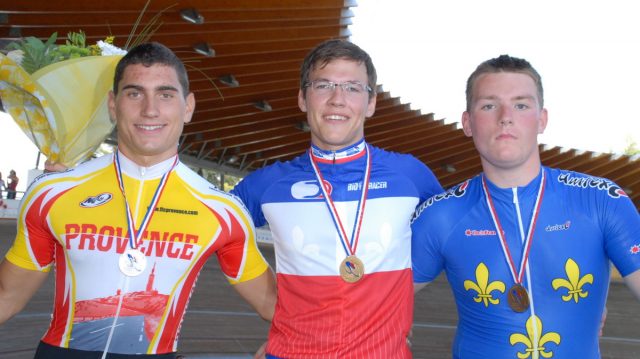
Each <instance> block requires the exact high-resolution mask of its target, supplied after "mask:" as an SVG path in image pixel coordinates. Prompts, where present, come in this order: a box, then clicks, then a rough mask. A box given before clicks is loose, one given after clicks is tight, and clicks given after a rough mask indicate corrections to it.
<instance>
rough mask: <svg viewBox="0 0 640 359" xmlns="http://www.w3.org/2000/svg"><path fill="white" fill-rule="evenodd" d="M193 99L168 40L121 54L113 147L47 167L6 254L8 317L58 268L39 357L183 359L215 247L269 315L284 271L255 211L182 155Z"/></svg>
mask: <svg viewBox="0 0 640 359" xmlns="http://www.w3.org/2000/svg"><path fill="white" fill-rule="evenodd" d="M194 108H195V99H194V95H193V93H190V92H189V81H188V78H187V72H186V70H185V67H184V65H183V64H182V62H181V61H180V60H179V59H178V58H177V57H176V56H175V54H174V53H173V52H171V50H169V49H168V48H166V47H165V46H163V45H161V44H158V43H145V44H141V45H139V46H137V47H135V48H133V49H131V50H130V51H129V52H128V53H127V55H125V56H124V57H123V58H122V59H121V60H120V62H119V63H118V65H117V67H116V71H115V77H114V86H113V91H112V92H111V93H110V95H109V112H110V115H111V117H112V119H113V120H114V121H116V125H117V129H118V150H117V151H116V153H114V154H113V155H108V156H103V157H100V158H98V159H95V160H92V161H90V162H87V163H83V164H81V165H79V166H77V167H76V168H74V169H72V170H68V171H66V172H62V173H52V174H47V175H43V176H41V177H39V178H38V179H37V180H36V181H35V183H34V184H32V185H31V186H30V188H29V191H28V192H27V193H26V194H25V196H24V197H23V199H22V204H21V208H20V212H19V218H18V234H17V237H16V240H15V242H14V245H13V247H12V248H11V249H10V250H9V252H8V254H7V255H6V258H5V259H4V260H3V261H2V263H0V322H4V321H5V320H7V319H8V318H10V317H11V316H13V315H14V314H16V313H17V312H19V311H20V310H21V309H22V308H23V307H24V305H25V304H26V303H27V301H28V300H29V299H30V298H31V296H32V295H33V294H34V293H35V291H36V290H37V289H38V288H39V287H40V285H41V284H42V283H43V281H44V279H45V278H46V276H47V273H48V272H49V270H50V269H51V267H55V269H56V294H55V299H54V312H53V318H52V320H51V326H50V327H49V330H48V331H47V333H46V334H45V335H44V337H43V338H42V341H41V342H40V345H39V347H38V349H37V352H36V358H47V359H51V358H53V359H57V358H65V359H69V358H71V359H74V358H82V359H87V358H89V359H90V358H114V359H125V358H130V357H136V358H137V357H148V358H175V352H176V350H177V342H178V332H179V329H180V325H181V322H182V319H183V316H184V313H185V311H186V307H187V304H188V302H189V297H190V295H191V291H192V289H193V286H194V285H195V282H196V279H197V276H198V273H199V272H200V270H201V269H202V267H203V265H204V263H205V262H206V260H207V259H208V258H209V257H210V256H211V255H213V254H216V255H217V256H218V259H219V261H220V264H221V267H222V270H223V272H224V274H225V275H226V276H227V277H228V279H229V282H231V283H232V284H233V287H234V288H235V289H236V290H237V291H238V293H239V294H240V295H241V296H242V297H243V298H244V299H245V300H247V302H249V304H251V305H252V306H253V307H254V308H255V309H256V311H257V312H258V313H259V314H260V315H261V316H262V317H263V318H264V319H266V320H270V319H271V317H272V315H273V308H274V305H275V298H276V295H275V282H274V277H273V273H272V271H271V270H270V269H269V267H268V265H267V264H266V262H265V260H264V259H263V258H262V256H261V255H260V253H259V251H258V249H257V246H256V242H255V228H254V225H253V222H252V220H251V218H250V217H249V215H248V213H247V212H246V210H245V209H244V207H243V206H242V204H241V203H240V202H239V201H238V200H236V199H235V198H234V197H233V196H230V195H228V194H226V193H224V192H222V191H219V190H218V189H216V188H215V187H213V186H212V185H211V184H209V183H208V182H207V181H206V180H204V179H203V178H201V177H199V176H198V175H196V174H195V173H194V172H193V171H191V170H190V169H188V168H187V167H186V166H185V165H183V164H182V163H181V162H180V161H179V159H178V155H177V148H178V139H179V137H180V134H181V132H182V129H183V126H184V124H185V123H187V122H189V121H190V120H191V116H192V114H193V111H194Z"/></svg>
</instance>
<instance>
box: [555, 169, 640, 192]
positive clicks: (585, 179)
mask: <svg viewBox="0 0 640 359" xmlns="http://www.w3.org/2000/svg"><path fill="white" fill-rule="evenodd" d="M558 182H560V183H562V184H564V185H565V186H572V187H580V188H596V189H598V190H600V191H606V192H607V194H608V195H609V197H611V198H620V197H628V196H627V194H626V193H625V192H624V190H623V189H622V188H620V186H618V185H616V184H615V183H613V182H611V181H609V180H608V179H605V178H599V177H591V176H575V175H572V174H571V173H563V174H561V175H560V176H558Z"/></svg>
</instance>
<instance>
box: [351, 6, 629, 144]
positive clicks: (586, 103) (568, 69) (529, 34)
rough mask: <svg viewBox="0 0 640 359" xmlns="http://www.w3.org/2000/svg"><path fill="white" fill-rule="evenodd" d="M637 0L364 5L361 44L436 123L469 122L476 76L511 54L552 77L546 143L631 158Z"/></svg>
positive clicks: (387, 82)
mask: <svg viewBox="0 0 640 359" xmlns="http://www.w3.org/2000/svg"><path fill="white" fill-rule="evenodd" d="M634 7H635V6H634V2H632V1H620V0H612V1H607V2H603V1H592V0H584V1H571V0H566V1H550V0H537V1H526V2H525V1H519V0H482V1H477V0H455V1H422V0H394V1H387V0H360V1H358V6H357V7H355V8H353V11H354V13H355V17H354V18H353V20H352V21H353V25H352V26H351V27H350V29H351V32H352V36H351V41H353V42H354V43H356V44H358V45H359V46H361V47H362V48H363V49H364V50H365V51H367V52H368V53H369V54H370V55H371V57H372V58H373V61H374V64H375V66H376V69H377V72H378V83H379V84H382V85H383V89H384V90H386V91H390V92H391V95H392V96H399V97H400V99H401V101H402V102H403V103H410V104H411V107H412V108H413V109H420V110H422V113H430V112H433V113H435V118H436V119H445V121H447V122H459V120H460V117H461V114H462V111H464V109H465V106H466V103H465V93H464V91H465V86H466V81H467V78H468V76H469V75H470V74H471V72H473V70H474V69H475V68H476V66H478V65H479V64H480V63H481V62H483V61H485V60H488V59H490V58H494V57H497V56H499V55H501V54H509V55H512V56H516V57H521V58H525V59H527V60H528V61H529V62H530V63H531V64H532V65H533V66H534V68H536V70H537V71H538V72H539V73H540V74H541V76H542V82H543V86H544V92H545V96H544V97H545V99H544V101H545V107H546V108H547V110H548V113H549V123H548V126H547V129H546V131H545V133H544V134H543V135H542V136H540V137H539V142H540V143H545V144H548V145H552V146H559V147H564V148H575V149H580V150H590V151H595V152H616V153H622V152H623V151H624V148H625V147H626V146H627V145H628V144H629V141H631V140H635V142H636V143H637V144H640V113H639V112H638V111H637V108H638V104H639V103H640V101H639V95H640V35H639V34H640V22H638V21H637V11H636V10H635V9H634Z"/></svg>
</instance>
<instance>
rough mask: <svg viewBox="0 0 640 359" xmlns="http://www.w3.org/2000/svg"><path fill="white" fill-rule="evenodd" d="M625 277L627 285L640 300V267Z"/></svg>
mask: <svg viewBox="0 0 640 359" xmlns="http://www.w3.org/2000/svg"><path fill="white" fill-rule="evenodd" d="M623 279H624V282H625V284H626V285H627V287H629V289H631V292H633V294H634V295H635V296H636V299H638V300H640V269H638V270H637V271H635V272H633V273H631V274H629V275H627V276H626V277H624V278H623Z"/></svg>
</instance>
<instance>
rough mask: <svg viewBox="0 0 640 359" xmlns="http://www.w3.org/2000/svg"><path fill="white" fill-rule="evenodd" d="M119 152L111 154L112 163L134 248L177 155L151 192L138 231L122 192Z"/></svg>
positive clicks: (131, 244)
mask: <svg viewBox="0 0 640 359" xmlns="http://www.w3.org/2000/svg"><path fill="white" fill-rule="evenodd" d="M119 153H120V151H116V154H115V156H113V164H114V166H115V168H116V177H117V178H118V186H120V192H122V196H123V197H124V205H125V208H126V210H127V228H128V229H129V247H130V248H132V249H136V248H137V247H138V243H139V241H140V239H141V238H142V235H143V234H144V231H145V229H147V226H148V225H149V222H151V217H152V216H153V211H154V210H155V208H156V205H157V204H158V202H159V201H160V196H162V191H163V190H164V188H165V186H166V184H167V182H168V180H169V174H171V172H172V171H173V169H174V168H175V167H176V164H177V163H178V155H176V156H175V159H174V160H173V164H172V165H171V168H169V171H167V172H166V173H165V174H164V175H162V178H160V183H158V187H156V191H155V193H154V194H153V198H152V199H151V203H150V204H149V207H147V212H146V213H145V215H144V218H143V219H142V223H140V228H138V231H137V232H136V230H135V225H136V224H135V221H134V219H133V216H132V215H131V208H130V207H129V201H127V196H126V195H125V193H124V181H123V180H122V169H121V166H120V156H119Z"/></svg>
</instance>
